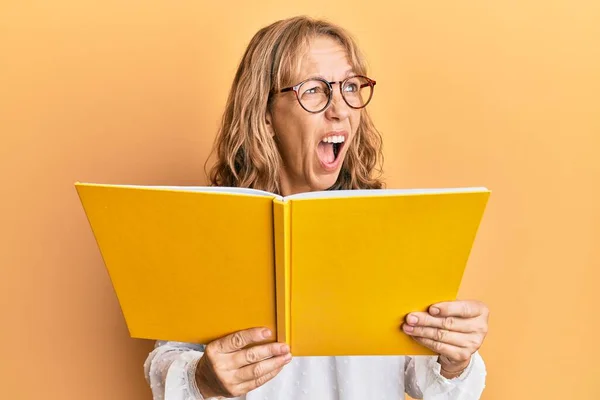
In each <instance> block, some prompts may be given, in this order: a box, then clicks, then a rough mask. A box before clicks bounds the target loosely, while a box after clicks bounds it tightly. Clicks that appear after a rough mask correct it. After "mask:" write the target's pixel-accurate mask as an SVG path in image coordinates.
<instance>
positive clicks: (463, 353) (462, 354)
mask: <svg viewBox="0 0 600 400" xmlns="http://www.w3.org/2000/svg"><path fill="white" fill-rule="evenodd" d="M458 358H459V360H460V361H467V360H468V359H469V358H471V353H469V351H468V350H461V351H460V352H459V353H458Z"/></svg>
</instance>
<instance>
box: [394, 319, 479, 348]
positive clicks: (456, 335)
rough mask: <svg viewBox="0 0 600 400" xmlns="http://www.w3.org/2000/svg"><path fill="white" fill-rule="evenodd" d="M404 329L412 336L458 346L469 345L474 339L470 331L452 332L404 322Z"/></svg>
mask: <svg viewBox="0 0 600 400" xmlns="http://www.w3.org/2000/svg"><path fill="white" fill-rule="evenodd" d="M402 329H403V330H404V332H405V333H406V334H407V335H410V336H414V337H422V338H427V339H432V340H435V341H437V342H442V343H447V344H451V345H454V346H457V347H469V346H471V344H472V343H473V341H474V339H473V338H471V335H470V334H468V333H461V332H452V331H448V330H446V329H441V328H431V327H428V326H427V327H426V326H411V325H408V324H404V325H403V326H402Z"/></svg>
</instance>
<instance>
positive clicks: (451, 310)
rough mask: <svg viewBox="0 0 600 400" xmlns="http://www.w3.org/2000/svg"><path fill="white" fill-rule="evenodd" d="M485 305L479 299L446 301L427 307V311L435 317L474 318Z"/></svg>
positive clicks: (480, 313) (483, 310)
mask: <svg viewBox="0 0 600 400" xmlns="http://www.w3.org/2000/svg"><path fill="white" fill-rule="evenodd" d="M486 310H487V307H486V306H485V305H484V304H483V303H481V302H479V301H471V300H463V301H460V300H459V301H446V302H441V303H437V304H434V305H432V306H431V307H429V313H430V314H432V315H435V316H437V317H460V318H475V317H479V316H480V315H482V314H484V312H485V311H486Z"/></svg>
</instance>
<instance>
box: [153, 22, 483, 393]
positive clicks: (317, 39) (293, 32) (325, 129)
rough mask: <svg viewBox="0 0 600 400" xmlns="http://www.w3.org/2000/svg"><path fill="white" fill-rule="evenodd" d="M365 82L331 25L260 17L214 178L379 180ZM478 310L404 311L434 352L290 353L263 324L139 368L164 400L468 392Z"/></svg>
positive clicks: (357, 58) (361, 66) (167, 346)
mask: <svg viewBox="0 0 600 400" xmlns="http://www.w3.org/2000/svg"><path fill="white" fill-rule="evenodd" d="M374 87H375V81H374V80H372V79H370V78H368V77H367V76H366V68H365V62H364V59H363V56H362V55H361V54H360V52H359V50H358V48H357V46H356V44H355V42H354V41H353V40H352V39H351V37H350V36H349V35H348V34H347V33H346V32H345V31H344V30H342V29H341V28H339V27H337V26H335V25H332V24H329V23H327V22H324V21H315V20H312V19H309V18H304V17H299V18H292V19H288V20H283V21H279V22H276V23H274V24H272V25H270V26H268V27H265V28H263V29H262V30H260V31H259V32H258V33H257V34H256V35H255V36H254V38H253V39H252V41H251V42H250V44H249V46H248V48H247V50H246V52H245V55H244V57H243V59H242V61H241V64H240V66H239V69H238V71H237V74H236V76H235V79H234V82H233V86H232V89H231V93H230V96H229V99H228V102H227V106H226V109H225V113H224V116H223V122H222V125H221V128H220V131H219V134H218V137H217V139H216V150H217V156H218V157H217V162H216V164H215V166H214V168H213V170H212V173H211V181H212V184H213V185H220V186H241V187H252V188H257V189H263V190H268V191H271V192H276V193H280V194H282V195H290V194H293V193H298V192H306V191H315V190H328V189H374V188H381V187H382V183H381V181H380V180H378V178H376V177H374V176H373V172H374V171H375V169H376V168H377V166H378V161H379V160H380V159H381V157H380V154H381V140H380V136H379V134H378V133H377V131H376V129H375V127H374V126H373V123H372V122H371V119H370V118H369V116H368V114H367V112H366V109H365V108H364V107H365V106H366V105H367V104H368V103H369V101H370V100H371V97H372V95H373V91H374ZM399 295H402V294H401V293H400V294H399ZM207 306H208V307H210V305H209V304H208V305H207ZM199 315H200V318H201V311H200V313H199ZM487 317H488V310H487V308H486V307H485V305H483V304H481V303H480V302H475V301H464V302H463V301H454V302H447V303H441V304H435V305H433V306H432V307H430V309H429V311H428V312H427V313H424V312H415V313H412V314H410V315H409V316H408V317H407V318H406V321H405V323H404V324H402V326H401V327H399V329H398V334H399V335H402V334H407V335H410V336H411V337H413V338H414V340H416V341H418V342H420V343H421V344H423V345H424V346H426V347H428V348H430V349H433V350H434V351H435V352H436V353H437V354H439V356H433V357H296V358H292V355H291V354H290V352H289V348H288V347H287V345H285V344H282V343H267V344H265V342H264V341H265V339H268V338H269V337H270V336H271V335H272V332H269V331H268V329H264V328H261V327H249V329H247V330H244V331H240V332H235V333H232V334H230V335H228V336H226V337H223V338H221V339H218V340H215V341H214V342H211V343H209V344H208V345H206V346H204V345H192V344H186V343H173V342H166V343H165V342H158V343H157V346H156V348H155V350H154V351H153V352H152V353H151V354H150V355H149V356H148V359H147V361H146V363H145V372H146V378H147V380H148V381H149V383H150V385H151V388H152V392H153V394H154V398H155V399H163V398H164V399H167V400H177V399H182V400H183V399H202V398H206V399H208V398H211V397H217V396H223V397H236V396H237V397H239V398H242V399H248V400H252V399H261V400H262V399H305V398H311V399H322V400H326V399H404V393H405V392H406V393H408V394H409V395H410V396H411V397H414V398H425V399H461V400H466V399H478V398H479V397H480V395H481V392H482V391H483V388H484V386H485V373H486V371H485V365H484V363H483V360H482V359H481V357H480V356H479V353H478V349H479V347H480V346H481V344H482V341H483V339H484V337H485V334H486V332H487ZM190 318H196V316H190ZM206 323H210V321H206ZM315 334H318V333H315Z"/></svg>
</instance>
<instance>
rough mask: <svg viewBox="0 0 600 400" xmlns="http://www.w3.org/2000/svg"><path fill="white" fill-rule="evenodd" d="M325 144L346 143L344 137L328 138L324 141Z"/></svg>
mask: <svg viewBox="0 0 600 400" xmlns="http://www.w3.org/2000/svg"><path fill="white" fill-rule="evenodd" d="M323 142H325V143H344V136H328V137H326V138H325V139H323Z"/></svg>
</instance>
